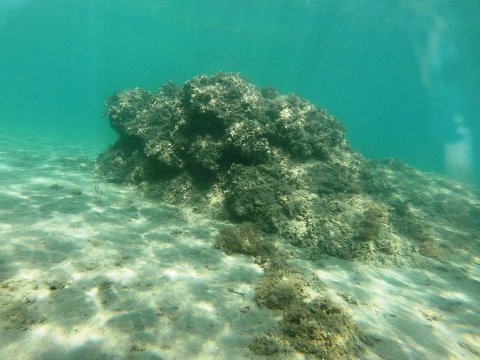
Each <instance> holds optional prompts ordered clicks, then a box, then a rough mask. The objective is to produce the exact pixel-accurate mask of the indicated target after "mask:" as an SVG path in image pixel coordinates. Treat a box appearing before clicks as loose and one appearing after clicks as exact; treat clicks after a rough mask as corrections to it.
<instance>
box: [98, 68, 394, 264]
mask: <svg viewBox="0 0 480 360" xmlns="http://www.w3.org/2000/svg"><path fill="white" fill-rule="evenodd" d="M106 115H107V117H108V119H109V121H110V124H111V126H112V127H113V128H114V129H115V130H116V131H117V133H118V136H119V139H118V141H117V142H116V143H115V144H113V145H112V146H111V147H110V148H109V149H108V150H107V151H106V152H105V153H103V154H102V155H101V156H99V158H98V163H97V168H98V170H99V172H100V173H101V174H103V175H104V176H105V177H106V178H107V179H108V180H110V181H115V182H123V183H129V184H133V185H135V186H137V187H139V188H140V189H142V190H144V191H145V192H146V193H147V194H149V195H151V196H153V197H156V198H159V199H161V200H164V201H167V202H170V203H174V204H190V205H192V206H195V207H196V208H201V209H202V210H203V211H204V212H208V213H210V214H212V215H213V216H216V217H220V218H222V219H224V220H229V221H232V222H249V223H254V224H255V226H256V227H258V228H259V229H261V230H262V231H265V232H266V233H267V234H279V235H280V236H282V237H283V238H284V239H286V240H287V241H289V242H290V243H292V244H294V245H296V246H302V247H313V248H317V249H320V250H321V251H323V252H326V253H328V254H331V255H335V256H340V257H345V258H352V257H355V258H362V257H369V256H376V255H372V254H374V253H375V252H376V251H380V252H382V251H383V250H382V246H380V245H379V244H380V243H381V242H383V243H389V242H391V241H395V239H394V238H392V237H391V236H390V235H391V234H390V233H389V232H388V231H387V230H386V224H387V223H388V221H389V220H388V219H389V217H388V214H387V212H388V211H387V210H385V209H386V207H382V204H381V200H379V199H376V200H374V199H371V198H369V195H367V197H364V196H363V194H362V186H363V184H365V182H364V181H363V180H362V179H363V178H365V177H366V175H365V174H366V173H367V170H365V169H366V166H365V160H364V159H363V157H361V156H360V155H359V154H357V153H355V152H354V151H352V150H351V149H350V147H349V145H348V143H347V141H346V140H345V137H344V128H343V126H342V125H341V124H340V122H338V121H337V120H336V119H335V118H334V117H333V116H331V115H329V114H328V113H327V112H326V111H325V110H323V109H320V108H317V107H316V106H314V105H313V104H311V103H309V102H308V101H306V100H303V99H300V98H298V97H297V96H295V95H293V94H288V95H282V94H279V93H278V92H277V91H276V90H274V89H271V88H266V89H259V88H257V87H256V86H254V85H253V84H251V83H249V82H248V81H246V80H245V79H243V78H242V77H241V76H239V75H238V74H231V73H217V74H214V75H212V76H206V75H200V76H197V77H195V78H193V79H191V80H189V81H187V82H185V83H184V84H183V85H182V86H180V87H179V86H177V85H175V84H174V83H172V82H169V83H167V84H165V85H163V86H162V87H160V90H159V91H158V92H156V93H153V92H150V91H147V90H142V89H138V88H136V89H133V90H126V91H123V92H118V93H116V94H114V95H113V96H112V97H111V98H110V99H108V100H107V102H106ZM362 176H363V178H362ZM366 203H369V204H373V205H375V204H376V203H378V208H381V209H384V210H383V211H384V214H383V215H378V216H371V214H370V213H368V212H365V211H364V209H363V208H362V207H363V205H364V204H366ZM374 207H375V206H373V207H372V208H374ZM355 214H357V215H355ZM362 214H364V215H363V218H365V219H364V220H361V219H362ZM369 214H370V215H369ZM370 224H371V225H372V229H366V227H369V226H370ZM362 227H363V229H362ZM352 242H356V244H354V245H352ZM221 246H224V245H221ZM390 248H391V249H398V250H399V251H401V250H402V249H401V248H400V247H398V246H397V247H395V246H391V247H390ZM352 249H354V250H355V251H352ZM247 252H248V251H247Z"/></svg>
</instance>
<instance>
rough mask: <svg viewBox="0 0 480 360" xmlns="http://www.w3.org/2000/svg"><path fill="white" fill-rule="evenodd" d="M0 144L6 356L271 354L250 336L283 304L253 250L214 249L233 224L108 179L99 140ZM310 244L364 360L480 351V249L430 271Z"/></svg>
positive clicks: (316, 269)
mask: <svg viewBox="0 0 480 360" xmlns="http://www.w3.org/2000/svg"><path fill="white" fill-rule="evenodd" d="M0 142H1V145H0V358H2V359H249V358H250V359H254V358H263V357H259V356H256V355H255V354H253V353H252V352H251V351H250V350H249V349H248V345H249V344H250V342H251V340H252V336H253V334H255V333H257V332H266V331H278V329H279V324H278V319H279V318H280V317H281V314H280V313H278V312H276V311H271V310H268V309H265V308H259V307H258V306H256V305H255V302H254V286H255V283H256V281H257V280H258V279H259V278H260V277H261V275H262V270H261V268H260V267H259V266H257V265H255V264H254V262H253V261H252V259H251V258H249V257H247V256H228V255H225V254H224V253H222V252H220V251H219V250H216V249H214V247H213V244H214V242H215V236H216V234H217V233H218V230H219V229H220V228H221V227H223V226H226V224H222V223H219V222H216V221H214V220H211V219H208V218H205V217H203V216H202V214H201V213H194V212H192V211H191V210H188V209H181V208H176V207H172V206H169V205H166V204H160V203H158V202H154V201H151V200H148V199H145V198H143V197H142V195H141V193H139V192H136V191H134V189H129V188H124V187H121V186H116V185H112V184H106V183H103V182H102V181H101V180H100V179H99V178H98V177H96V175H95V173H94V171H93V168H94V162H95V157H96V155H97V154H98V153H99V152H100V151H101V150H102V149H101V148H100V147H98V146H85V145H81V144H74V145H66V144H59V143H58V142H54V141H52V142H47V141H44V142H39V141H32V140H31V139H28V140H20V139H10V140H9V139H5V138H3V139H0ZM291 251H294V252H295V251H297V250H296V249H293V248H292V249H291ZM297 252H298V256H295V257H292V260H291V262H292V264H293V265H295V266H296V267H297V268H298V269H300V271H301V272H302V274H303V275H304V276H305V277H306V278H308V277H311V278H315V279H317V280H318V279H319V280H321V281H323V282H324V283H325V285H326V289H327V290H326V291H327V292H328V293H329V294H330V295H331V296H332V298H334V299H335V300H336V301H338V302H339V303H341V304H343V305H344V306H347V307H348V308H349V309H350V311H351V314H352V315H353V317H354V319H355V320H356V321H357V323H358V325H359V327H360V329H361V330H362V331H363V332H364V334H365V336H364V341H365V342H366V344H367V353H366V354H365V359H478V358H480V345H478V344H479V343H480V329H479V324H480V313H479V309H480V260H479V257H475V254H472V257H471V261H470V262H468V263H458V264H456V265H455V266H452V264H449V265H448V266H441V264H437V265H435V264H434V266H428V268H424V269H419V268H396V267H393V266H391V267H382V268H380V267H375V266H373V265H365V264H362V263H358V262H350V261H344V260H339V259H336V258H333V257H327V256H325V257H321V258H320V259H319V260H318V259H317V260H316V261H312V260H309V259H308V256H307V255H305V256H303V255H302V254H301V252H299V251H297ZM477 256H478V254H477ZM239 293H241V294H243V295H241V294H239ZM275 358H285V359H302V358H304V356H303V355H302V354H297V353H294V352H292V353H286V354H282V355H277V356H275Z"/></svg>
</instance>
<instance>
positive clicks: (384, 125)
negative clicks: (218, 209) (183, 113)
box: [0, 0, 480, 182]
mask: <svg viewBox="0 0 480 360" xmlns="http://www.w3.org/2000/svg"><path fill="white" fill-rule="evenodd" d="M420 4H421V5H420ZM479 19H480V2H478V1H474V0H469V1H462V2H458V1H455V2H452V1H446V0H445V1H435V0H431V1H423V2H418V1H394V0H392V1H384V0H359V1H337V0H242V1H233V0H225V1H215V0H202V1H200V0H181V1H178V0H177V1H173V0H172V1H167V0H163V1H162V0H157V1H153V0H148V1H147V0H140V1H133V0H132V1H126V0H95V1H94V0H55V1H51V0H49V1H44V0H17V1H16V0H2V1H0V130H1V131H2V133H3V134H4V135H10V136H12V137H15V136H21V134H22V133H25V132H27V133H29V134H35V135H38V136H39V137H42V136H43V137H55V136H56V137H60V138H62V139H68V140H74V141H77V140H79V141H93V142H99V143H110V142H111V141H112V139H113V138H114V137H115V134H114V132H113V131H112V130H111V129H110V128H109V126H108V122H107V121H106V120H105V119H103V118H102V113H103V112H104V108H103V106H104V100H105V99H106V98H107V97H108V96H109V95H111V94H112V93H113V92H114V91H116V90H122V89H125V88H131V87H135V86H139V87H144V88H148V89H152V90H155V89H156V88H158V86H159V85H161V84H162V83H164V82H166V81H168V80H174V81H176V82H177V83H179V84H181V83H182V82H184V81H186V80H187V79H189V78H191V77H193V76H195V75H198V74H201V73H208V74H211V73H214V72H217V71H220V70H222V71H229V72H230V71H231V72H239V73H241V74H242V75H243V76H244V77H246V78H247V79H248V80H249V81H251V82H253V83H255V84H256V85H258V86H267V85H268V86H274V87H276V88H278V89H279V90H280V91H282V92H293V93H296V94H297V95H299V96H301V97H304V98H306V99H308V100H309V101H311V102H313V103H314V104H315V105H318V106H321V107H325V108H327V109H328V110H329V111H330V112H331V113H332V114H334V115H335V116H337V117H338V118H339V119H340V121H341V122H342V123H344V124H345V125H346V127H347V128H348V132H347V137H348V139H349V141H350V142H351V144H352V145H353V147H354V148H355V149H356V150H358V151H359V152H361V153H362V154H364V155H366V156H368V157H373V158H384V157H396V158H400V159H402V160H405V161H407V162H408V163H410V164H411V165H413V166H416V167H419V168H420V169H423V170H433V171H436V172H439V173H444V174H447V175H449V176H452V177H454V178H458V179H460V180H463V181H470V182H472V181H475V179H477V178H480V176H479V175H480V170H479V169H480V145H479V141H480V121H479V117H480V66H478V65H479V64H480V46H478V39H479V38H480V20H479ZM459 132H460V134H459ZM477 182H478V181H477Z"/></svg>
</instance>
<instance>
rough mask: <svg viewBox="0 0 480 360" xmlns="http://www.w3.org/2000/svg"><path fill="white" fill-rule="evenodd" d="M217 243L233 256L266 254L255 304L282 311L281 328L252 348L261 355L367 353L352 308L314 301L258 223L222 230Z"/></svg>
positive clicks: (350, 356)
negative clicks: (347, 309) (295, 352)
mask: <svg viewBox="0 0 480 360" xmlns="http://www.w3.org/2000/svg"><path fill="white" fill-rule="evenodd" d="M266 244H268V245H266ZM217 247H219V248H220V249H222V250H223V251H225V252H227V253H228V254H233V253H240V254H246V255H254V256H256V255H261V256H262V260H263V261H262V262H261V263H260V264H261V266H262V267H263V269H264V275H263V277H262V278H261V279H260V280H259V282H258V283H257V284H256V286H255V302H256V303H257V304H258V305H259V306H264V307H267V308H269V309H272V310H279V311H281V312H282V315H283V316H282V320H281V322H280V325H281V332H279V333H275V332H266V333H260V334H257V335H256V336H255V337H254V340H253V342H252V343H251V344H250V346H249V348H250V349H251V350H252V351H253V352H254V353H255V354H257V355H274V354H278V353H285V352H291V351H298V352H301V353H304V354H310V355H312V356H315V357H317V358H320V359H332V360H333V359H354V358H356V357H358V355H359V354H361V353H362V352H363V345H362V343H361V340H360V338H361V335H360V331H359V329H358V328H357V326H356V324H355V323H354V321H353V319H352V318H351V316H350V315H349V314H348V313H347V311H346V309H344V308H343V307H341V306H339V305H337V304H335V303H334V302H333V301H332V300H330V299H329V298H328V297H324V296H322V295H317V296H315V297H314V298H313V299H310V298H309V297H308V296H307V295H306V294H307V293H312V291H311V289H310V287H311V285H310V284H309V282H308V281H306V280H305V279H304V278H303V277H302V275H301V274H300V273H299V272H298V271H296V270H295V268H294V267H292V266H291V265H289V264H288V258H287V256H286V255H285V254H284V253H283V252H282V251H280V250H279V249H278V248H277V247H275V246H273V245H271V242H269V241H268V240H266V239H265V236H262V233H261V231H260V230H259V229H258V228H257V227H256V226H255V225H254V224H252V223H243V224H240V225H237V226H234V227H228V228H224V229H222V230H221V231H220V232H219V234H218V236H217Z"/></svg>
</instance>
